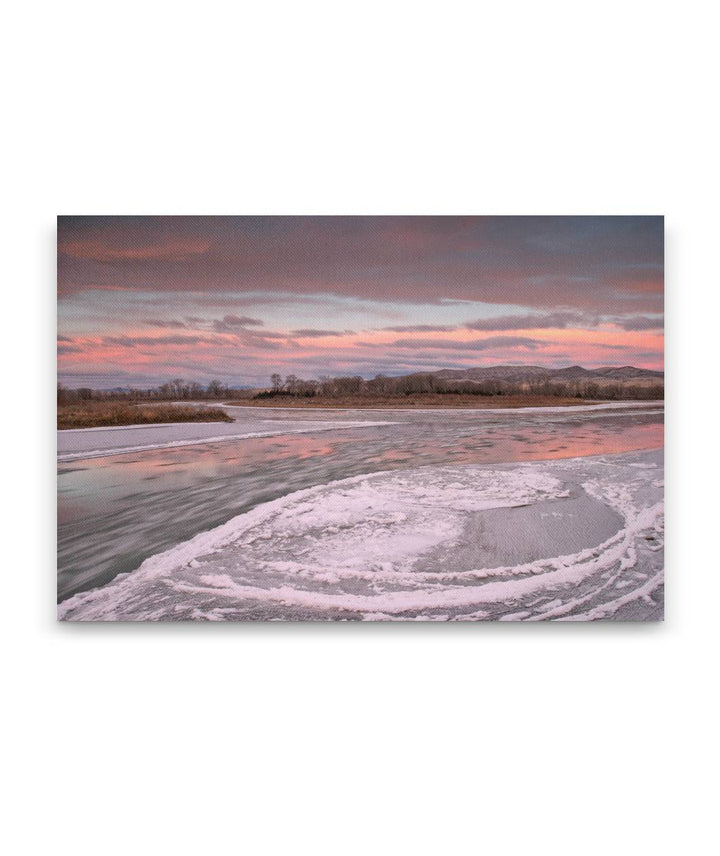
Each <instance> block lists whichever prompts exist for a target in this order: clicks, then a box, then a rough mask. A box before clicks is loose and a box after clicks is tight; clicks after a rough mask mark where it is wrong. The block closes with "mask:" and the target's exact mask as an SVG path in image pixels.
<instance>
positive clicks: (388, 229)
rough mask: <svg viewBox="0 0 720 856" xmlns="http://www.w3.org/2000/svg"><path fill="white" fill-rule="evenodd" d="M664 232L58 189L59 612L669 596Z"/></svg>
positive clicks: (568, 613) (426, 610)
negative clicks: (183, 207)
mask: <svg viewBox="0 0 720 856" xmlns="http://www.w3.org/2000/svg"><path fill="white" fill-rule="evenodd" d="M663 243H664V238H663V219H662V217H657V216H632V217H626V216H622V217H619V216H593V217H580V216H578V217H574V216H573V217H554V216H553V217H549V216H548V217H540V216H533V217H526V216H518V217H497V216H457V217H456V216H443V217H433V216H423V217H417V216H414V217H391V216H377V217H375V216H327V217H315V216H312V217H303V216H257V217H254V216H239V217H227V216H221V217H210V216H186V217H170V216H149V217H148V216H143V217H133V216H61V217H59V218H58V247H57V248H58V295H57V308H58V336H57V354H58V357H57V360H58V385H57V429H58V431H57V510H58V520H57V534H58V555H57V601H58V607H57V608H58V617H59V618H60V619H61V620H63V621H368V622H377V621H434V622H436V621H475V622H485V621H517V622H533V621H652V620H658V619H661V618H662V617H663V610H664V601H663V568H664V562H663V559H664V554H663V508H664V506H663V486H664V482H663V416H664V407H663V400H664V374H663V369H664V364H663V325H664V314H663V253H664V249H663Z"/></svg>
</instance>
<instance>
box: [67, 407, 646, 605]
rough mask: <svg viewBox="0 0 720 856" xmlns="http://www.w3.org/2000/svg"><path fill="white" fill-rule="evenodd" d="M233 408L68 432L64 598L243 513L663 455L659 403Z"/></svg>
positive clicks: (108, 579) (102, 581) (99, 583)
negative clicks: (513, 469)
mask: <svg viewBox="0 0 720 856" xmlns="http://www.w3.org/2000/svg"><path fill="white" fill-rule="evenodd" d="M227 409H228V412H229V413H231V414H232V416H233V417H234V418H235V420H236V421H235V423H233V425H231V426H228V425H223V424H215V425H211V426H207V425H204V426H200V425H198V426H192V425H183V426H178V425H174V426H153V428H152V429H146V428H144V429H142V432H143V433H142V434H140V433H138V429H132V428H131V429H91V430H90V431H82V432H80V431H67V432H58V601H59V602H60V601H63V600H65V599H66V598H68V597H70V596H72V595H73V594H76V593H78V592H82V591H86V590H88V589H91V588H95V587H97V586H102V585H105V584H106V583H108V582H109V581H110V580H112V579H113V578H114V577H116V576H117V575H118V574H121V573H124V572H128V571H132V570H134V569H136V568H138V567H139V565H140V564H141V563H142V562H143V561H144V560H145V559H147V558H148V557H150V556H153V555H155V554H157V553H159V552H162V551H163V550H166V549H168V548H169V547H172V546H174V545H176V544H179V543H181V542H183V541H186V540H187V539H189V538H191V537H193V536H194V535H196V534H197V533H199V532H203V531H205V530H208V529H212V528H214V527H216V526H219V525H220V524H223V523H225V522H226V521H228V520H229V519H230V518H232V517H234V516H235V515H237V514H240V513H242V512H246V511H249V510H250V509H252V508H255V507H256V506H258V505H260V504H262V503H266V502H269V501H271V500H274V499H278V498H280V497H283V496H285V495H287V494H289V493H292V492H294V491H298V490H301V489H304V488H310V487H315V486H318V485H324V484H327V483H328V482H331V481H334V480H338V479H344V478H348V477H351V476H356V475H361V474H364V473H375V472H379V471H386V470H402V469H408V468H415V467H422V466H427V465H453V466H455V465H458V464H486V463H501V462H513V461H536V460H554V459H562V458H575V457H579V456H590V455H600V454H602V455H607V454H613V453H620V452H628V451H634V450H642V449H655V448H660V447H661V446H662V445H663V408H662V405H659V404H657V403H648V404H647V405H644V406H632V407H631V406H627V407H625V406H618V407H615V408H607V409H605V408H603V409H599V408H598V409H592V408H588V409H583V410H577V409H571V408H568V409H565V408H557V409H538V410H526V411H512V410H505V411H483V410H450V409H448V410H415V411H413V410H382V411H377V410H367V411H362V410H354V411H309V410H308V411H304V412H299V411H297V410H280V409H277V410H268V409H260V408H251V407H228V408H227ZM118 449H122V450H123V452H122V453H119V454H118V453H117V450H118ZM108 452H109V453H108Z"/></svg>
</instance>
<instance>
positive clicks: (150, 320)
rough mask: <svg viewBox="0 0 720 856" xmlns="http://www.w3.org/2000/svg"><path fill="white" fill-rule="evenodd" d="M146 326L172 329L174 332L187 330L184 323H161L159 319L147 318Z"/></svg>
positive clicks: (171, 321) (172, 321) (173, 321)
mask: <svg viewBox="0 0 720 856" xmlns="http://www.w3.org/2000/svg"><path fill="white" fill-rule="evenodd" d="M145 324H147V325H148V327H161V328H164V329H165V328H167V329H172V330H184V329H185V324H184V323H183V322H182V321H175V320H170V321H161V320H159V319H157V318H146V319H145Z"/></svg>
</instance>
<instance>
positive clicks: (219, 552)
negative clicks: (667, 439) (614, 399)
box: [60, 460, 662, 620]
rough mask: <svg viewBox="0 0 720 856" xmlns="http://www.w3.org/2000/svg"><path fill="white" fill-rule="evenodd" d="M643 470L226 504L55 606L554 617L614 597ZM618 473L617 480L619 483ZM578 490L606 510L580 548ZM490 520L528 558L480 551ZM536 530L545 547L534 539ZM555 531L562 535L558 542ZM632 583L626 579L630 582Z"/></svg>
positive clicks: (404, 484) (492, 472) (153, 614)
mask: <svg viewBox="0 0 720 856" xmlns="http://www.w3.org/2000/svg"><path fill="white" fill-rule="evenodd" d="M643 472H644V471H641V470H640V469H636V470H631V471H630V473H631V477H628V476H627V473H628V470H627V468H623V467H619V468H618V467H617V466H614V465H612V464H610V465H608V464H607V463H603V462H598V461H595V462H589V461H587V460H586V461H585V462H584V463H583V462H581V461H580V462H579V461H574V462H573V461H566V462H560V463H554V464H553V465H549V464H524V465H513V466H507V467H502V468H497V467H496V468H486V467H484V466H458V467H422V468H418V469H414V470H405V471H398V472H384V473H376V474H373V475H366V476H359V477H355V478H351V479H345V480H343V481H340V482H334V483H331V484H329V485H324V486H320V487H317V488H311V489H309V490H303V491H299V492H297V493H294V494H290V495H289V496H286V497H283V498H282V499H279V500H276V501H274V502H270V503H267V504H265V505H263V506H260V507H258V508H255V509H253V510H252V511H250V512H248V513H246V514H242V515H239V516H238V517H236V518H234V519H233V520H231V521H230V522H229V523H227V524H225V525H223V526H221V527H218V528H217V529H215V530H212V531H211V532H208V533H202V534H201V535H198V536H197V537H196V538H193V539H192V540H190V541H188V542H186V543H185V544H181V545H179V546H178V547H175V548H173V549H171V550H169V551H167V552H165V553H163V554H160V555H158V556H155V557H153V558H151V559H149V560H147V561H146V562H145V563H143V565H142V566H141V567H140V568H139V569H138V570H137V571H135V572H133V573H131V574H127V575H123V576H122V577H118V578H117V579H116V580H115V581H113V582H112V583H110V584H109V585H107V586H105V587H103V588H101V589H97V590H95V591H92V592H87V593H83V594H80V595H76V596H75V597H73V598H71V599H70V600H68V601H65V602H64V603H63V604H61V606H60V615H61V617H62V618H67V619H80V620H83V619H89V620H92V619H120V620H123V619H130V620H158V619H186V618H204V619H215V620H218V619H220V620H222V619H243V618H246V619H273V618H274V619H315V620H323V619H338V618H366V619H367V618H380V619H390V618H392V619H397V618H412V619H426V618H427V619H431V618H456V619H461V618H466V619H482V618H507V617H513V618H514V617H517V618H532V617H563V616H567V615H570V614H574V611H576V610H577V609H578V608H580V607H582V608H586V607H588V606H592V607H593V608H598V603H596V601H597V598H598V595H597V593H598V592H600V593H602V597H601V601H602V602H604V601H606V600H608V597H606V596H607V595H612V596H613V597H614V596H615V595H618V592H615V591H614V590H612V591H611V586H612V585H613V584H614V582H615V581H616V579H617V575H619V574H621V573H624V572H626V571H627V570H628V569H629V568H631V567H634V566H635V564H636V562H637V550H636V539H637V537H638V534H639V532H640V531H645V530H646V529H648V528H653V527H655V528H657V525H656V524H657V518H658V515H659V514H660V512H661V510H662V509H661V503H660V504H659V507H658V504H657V503H656V504H655V506H653V507H652V508H651V509H650V510H648V509H647V508H644V509H638V508H636V506H635V505H634V504H633V484H634V485H636V486H638V485H641V484H645V482H647V479H644V477H643ZM588 476H594V477H595V478H594V479H590V480H588ZM618 477H622V479H623V480H624V481H623V482H622V484H620V485H619V483H618ZM653 477H654V478H656V477H657V472H656V471H655V472H653ZM633 480H634V481H633ZM626 482H627V483H628V484H626ZM631 483H632V484H631ZM581 485H582V486H581ZM578 496H581V497H582V498H584V500H583V501H585V502H586V503H587V502H593V503H598V504H600V505H601V506H602V507H604V508H606V510H607V508H612V509H614V512H613V514H614V515H615V517H614V518H613V519H616V520H617V526H614V527H612V528H611V529H609V530H608V531H607V532H606V533H605V535H606V536H607V537H604V539H602V540H601V541H600V542H599V543H595V542H593V543H590V544H586V545H584V547H583V549H579V550H578V549H577V545H578V543H580V542H578V540H577V532H578V531H580V532H582V530H583V520H582V519H580V520H576V521H574V522H573V516H582V515H579V513H578V509H581V510H582V509H583V508H585V507H586V506H583V505H582V504H579V505H578V500H577V497H578ZM591 496H592V499H591V498H590V497H591ZM573 502H574V503H575V505H572V503H573ZM564 503H566V504H567V509H570V510H564V509H565V506H564ZM528 507H529V508H528ZM497 509H506V511H503V512H498V511H496V510H497ZM507 509H509V510H507ZM498 515H500V516H498ZM498 522H499V523H500V524H502V525H501V528H500V530H499V531H500V532H501V534H502V537H506V539H507V543H506V544H502V543H501V544H500V548H501V549H500V551H499V553H498V554H497V555H499V556H501V557H502V555H503V550H505V551H506V553H507V555H508V556H512V555H517V554H513V549H515V548H516V546H517V545H516V543H515V542H522V540H523V539H525V541H528V539H530V541H529V543H530V547H531V548H532V549H535V550H536V554H537V555H538V556H541V558H532V559H530V560H529V561H520V562H517V561H515V562H513V563H503V562H502V561H500V562H497V561H495V562H491V563H490V565H487V564H486V565H483V563H482V561H481V560H482V558H483V557H485V558H487V556H488V555H490V553H489V552H488V549H489V548H488V543H487V542H488V541H489V540H492V539H494V541H495V542H497V541H498V535H497V533H498ZM514 522H517V523H518V524H519V523H522V531H520V530H519V529H517V530H516V531H513V525H514ZM573 526H574V527H575V529H573ZM578 526H579V530H578ZM638 527H640V528H639V529H638ZM505 531H506V534H505ZM548 532H549V533H551V542H552V544H553V545H554V546H556V547H557V549H556V550H555V551H554V552H552V551H551V553H550V554H548V553H547V551H546V552H545V553H542V552H538V551H540V550H541V543H542V538H543V537H544V538H545V540H547V537H548V536H547V533H548ZM573 532H574V533H575V535H574V537H575V540H573V537H571V535H572V533H573ZM552 533H556V534H552ZM552 538H555V539H556V542H555V541H552ZM532 539H535V540H534V541H533V540H532ZM500 540H501V541H502V538H500ZM564 544H572V545H574V547H573V549H572V550H565V549H563V545H564ZM542 546H543V547H544V548H546V547H547V545H546V544H545V545H542ZM494 549H495V550H496V552H497V550H498V545H497V543H495V545H494ZM473 560H477V561H475V562H474V561H473ZM645 580H647V576H646V577H645ZM642 584H643V583H642V581H641V580H638V582H637V583H636V585H635V586H634V587H633V590H634V589H637V588H640V587H641V585H642ZM629 594H630V592H623V593H622V595H621V596H622V597H627V596H628V595H629ZM610 599H611V600H612V598H610ZM598 617H603V616H598Z"/></svg>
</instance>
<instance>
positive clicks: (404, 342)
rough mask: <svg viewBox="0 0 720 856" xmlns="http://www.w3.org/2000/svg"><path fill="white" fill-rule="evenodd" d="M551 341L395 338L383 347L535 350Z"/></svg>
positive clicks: (495, 337) (506, 337)
mask: <svg viewBox="0 0 720 856" xmlns="http://www.w3.org/2000/svg"><path fill="white" fill-rule="evenodd" d="M551 344H554V343H553V342H544V341H540V340H538V339H529V338H528V337H526V336H488V337H487V338H486V339H472V340H471V341H469V342H463V341H460V340H457V339H395V341H394V342H389V343H388V344H387V345H386V346H385V347H391V348H433V349H434V348H438V349H443V350H444V349H447V350H456V351H488V350H490V349H492V348H498V349H501V348H527V349H529V350H533V351H534V350H537V349H538V348H540V347H543V346H544V345H551Z"/></svg>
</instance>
